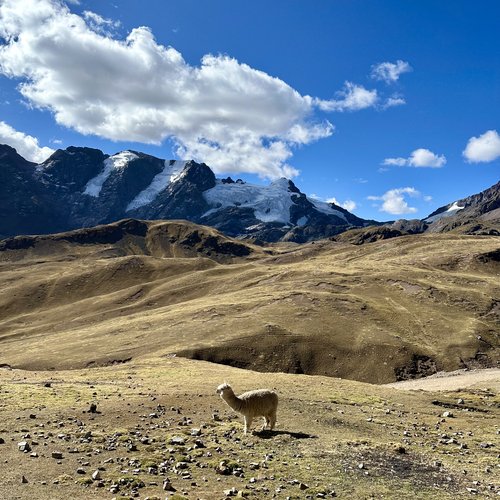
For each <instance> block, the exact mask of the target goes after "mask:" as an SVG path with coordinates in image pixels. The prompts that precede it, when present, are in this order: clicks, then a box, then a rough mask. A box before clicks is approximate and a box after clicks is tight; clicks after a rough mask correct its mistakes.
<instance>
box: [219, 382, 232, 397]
mask: <svg viewBox="0 0 500 500" xmlns="http://www.w3.org/2000/svg"><path fill="white" fill-rule="evenodd" d="M231 391H232V389H231V386H230V385H229V384H228V383H227V382H224V383H223V384H221V385H219V387H217V394H218V395H219V396H220V397H221V398H224V395H225V394H228V393H229V392H231Z"/></svg>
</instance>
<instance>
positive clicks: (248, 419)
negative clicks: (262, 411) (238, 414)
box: [244, 415, 253, 434]
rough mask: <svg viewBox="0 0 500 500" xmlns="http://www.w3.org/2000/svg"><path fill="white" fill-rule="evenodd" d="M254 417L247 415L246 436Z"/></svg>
mask: <svg viewBox="0 0 500 500" xmlns="http://www.w3.org/2000/svg"><path fill="white" fill-rule="evenodd" d="M252 420H253V419H252V417H250V416H247V415H245V431H244V432H245V434H247V433H248V431H249V430H250V426H251V425H252Z"/></svg>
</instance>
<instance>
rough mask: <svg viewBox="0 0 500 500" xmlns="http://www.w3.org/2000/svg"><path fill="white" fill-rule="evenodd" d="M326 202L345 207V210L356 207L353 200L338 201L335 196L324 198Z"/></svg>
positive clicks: (350, 210)
mask: <svg viewBox="0 0 500 500" xmlns="http://www.w3.org/2000/svg"><path fill="white" fill-rule="evenodd" d="M326 202H327V203H335V205H337V206H339V207H342V208H345V209H346V210H348V211H349V212H352V211H353V210H356V208H357V206H358V205H357V204H356V202H355V201H353V200H345V201H344V202H340V201H337V198H334V197H332V198H328V199H327V200H326Z"/></svg>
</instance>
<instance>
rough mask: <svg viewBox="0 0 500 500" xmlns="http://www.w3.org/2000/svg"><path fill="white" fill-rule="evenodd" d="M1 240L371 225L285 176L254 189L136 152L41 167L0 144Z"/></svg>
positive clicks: (314, 232) (60, 155)
mask: <svg viewBox="0 0 500 500" xmlns="http://www.w3.org/2000/svg"><path fill="white" fill-rule="evenodd" d="M0 176H1V181H2V184H1V186H0V194H1V198H2V200H3V202H2V206H1V207H0V208H1V211H2V214H1V215H2V217H1V222H0V237H3V238H5V237H9V236H15V235H19V234H46V233H54V232H57V231H67V230H71V229H77V228H81V227H91V226H95V225H98V224H107V223H112V222H114V221H117V220H120V219H125V218H126V219H129V218H134V219H145V220H154V219H185V220H188V221H191V222H196V223H199V224H203V225H207V226H212V227H214V228H216V229H218V230H220V231H222V232H224V233H225V234H227V235H229V236H232V237H238V238H252V239H254V240H261V241H265V242H274V241H280V240H284V241H295V242H305V241H308V240H313V239H319V238H324V237H329V236H334V235H336V234H338V233H341V232H343V231H345V230H346V229H349V228H351V227H364V226H368V225H372V224H378V223H377V222H376V221H368V220H364V219H361V218H359V217H356V216H355V215H353V214H351V213H350V212H348V211H347V210H345V209H343V208H342V207H339V206H337V205H335V204H333V203H330V204H329V203H324V202H319V201H317V200H313V199H310V198H308V197H307V196H306V195H305V194H304V193H302V192H301V191H300V190H299V189H298V188H297V187H296V186H295V184H294V183H293V182H292V181H290V180H288V179H284V178H282V179H277V180H275V181H273V182H272V183H271V184H270V185H268V186H257V185H253V184H249V183H245V182H243V181H241V180H240V179H238V180H236V181H234V180H233V179H231V178H230V177H228V178H226V179H217V178H216V177H215V174H214V173H213V171H212V170H211V169H210V168H209V167H208V166H207V165H206V164H204V163H196V162H195V161H176V160H162V159H159V158H156V157H154V156H151V155H148V154H145V153H140V152H137V151H122V152H120V153H117V154H115V155H113V156H109V155H106V154H104V153H102V152H101V151H100V150H97V149H92V148H79V147H69V148H67V149H65V150H57V151H56V152H55V153H54V154H53V155H52V156H51V157H50V158H48V159H47V160H46V161H45V162H43V163H41V164H35V163H31V162H28V161H26V160H25V159H24V158H22V157H21V156H20V155H19V154H17V152H16V151H15V149H13V148H11V147H9V146H5V145H4V146H0Z"/></svg>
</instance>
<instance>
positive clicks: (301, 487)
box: [299, 483, 309, 491]
mask: <svg viewBox="0 0 500 500" xmlns="http://www.w3.org/2000/svg"><path fill="white" fill-rule="evenodd" d="M299 488H300V489H301V490H302V491H304V490H307V489H309V486H308V485H307V484H306V483H300V484H299Z"/></svg>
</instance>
